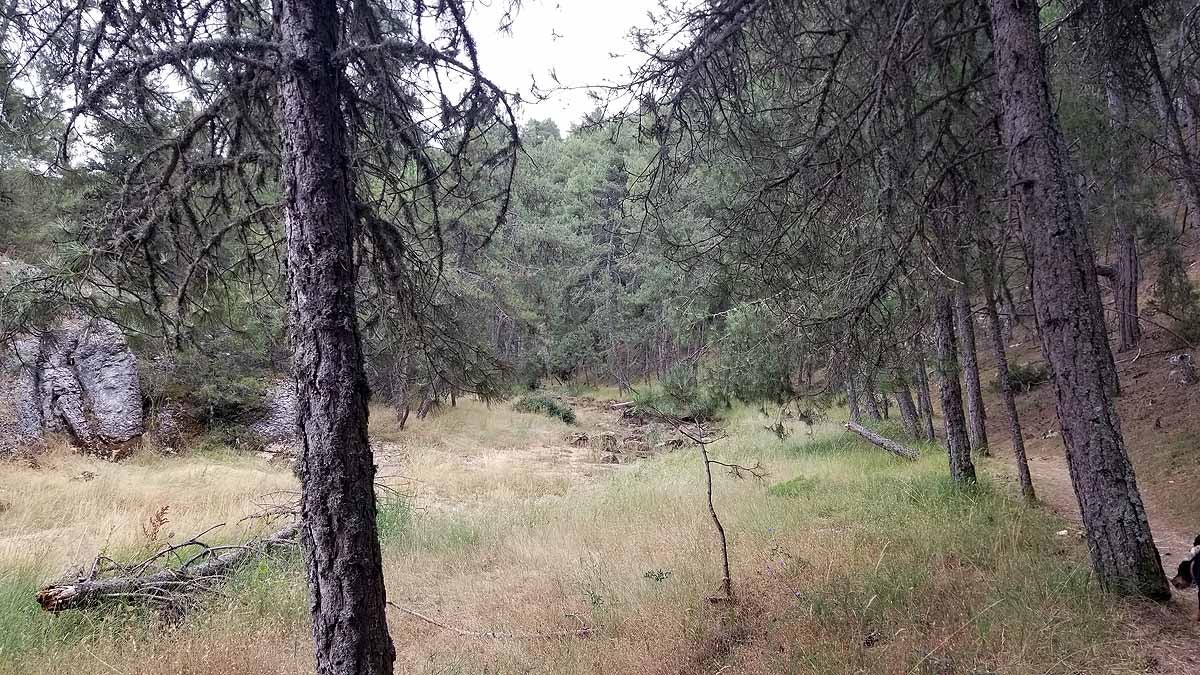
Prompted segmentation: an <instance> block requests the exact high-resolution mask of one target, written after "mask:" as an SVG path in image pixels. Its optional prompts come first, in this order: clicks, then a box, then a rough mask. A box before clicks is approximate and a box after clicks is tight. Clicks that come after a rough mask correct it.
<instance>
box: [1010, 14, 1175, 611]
mask: <svg viewBox="0 0 1200 675" xmlns="http://www.w3.org/2000/svg"><path fill="white" fill-rule="evenodd" d="M989 6H990V8H991V20H992V33H993V36H994V40H995V59H996V68H997V76H998V77H997V79H998V86H999V90H1000V93H1001V107H1000V120H1001V124H1000V127H1001V134H1002V136H1003V139H1004V144H1005V146H1006V148H1007V153H1006V157H1007V162H1008V169H1009V174H1010V175H1009V180H1008V184H1009V186H1010V193H1011V195H1012V197H1013V198H1014V199H1015V201H1016V206H1017V213H1018V215H1019V218H1020V225H1021V233H1022V237H1023V239H1024V243H1025V250H1026V255H1027V257H1028V261H1029V267H1030V270H1031V273H1032V286H1033V299H1034V309H1035V312H1036V315H1037V323H1038V328H1039V332H1040V337H1041V343H1042V352H1043V354H1045V356H1046V359H1047V360H1048V361H1049V363H1050V366H1051V368H1052V369H1053V371H1054V387H1055V394H1056V396H1057V408H1058V418H1059V422H1060V424H1061V426H1062V437H1063V442H1064V443H1065V445H1066V450H1067V464H1068V466H1069V468H1070V472H1071V480H1072V482H1073V483H1074V486H1075V494H1076V496H1077V497H1078V499H1079V506H1080V513H1081V515H1082V517H1083V524H1084V529H1085V531H1086V534H1087V541H1088V549H1089V551H1090V554H1091V559H1092V567H1093V569H1094V570H1095V573H1096V576H1097V578H1098V579H1099V581H1100V583H1101V584H1102V585H1103V586H1104V587H1105V588H1108V589H1110V590H1113V591H1120V592H1127V593H1139V594H1142V595H1146V596H1149V597H1153V598H1156V599H1166V598H1169V597H1170V591H1169V589H1168V587H1167V584H1166V578H1165V576H1164V574H1163V568H1162V563H1161V561H1160V559H1159V556H1158V549H1157V548H1156V547H1155V545H1154V538H1153V537H1152V536H1151V534H1150V527H1149V524H1148V523H1147V521H1146V512H1145V508H1144V506H1143V504H1142V498H1141V494H1140V493H1139V492H1138V488H1137V481H1136V480H1135V478H1134V474H1133V467H1132V466H1131V465H1130V463H1129V456H1128V453H1127V452H1126V449H1125V442H1124V439H1123V438H1122V436H1121V424H1120V421H1119V419H1118V418H1117V413H1116V409H1115V406H1114V402H1113V396H1114V390H1113V388H1112V387H1111V386H1110V383H1109V382H1108V381H1107V377H1108V376H1109V375H1110V374H1109V373H1107V372H1106V368H1107V365H1106V361H1107V363H1111V362H1112V354H1111V351H1109V349H1108V345H1107V342H1106V341H1105V342H1103V343H1101V342H1100V341H1099V340H1097V339H1096V338H1097V335H1098V334H1102V333H1103V332H1104V331H1103V326H1097V325H1096V322H1097V321H1101V322H1102V321H1103V316H1102V315H1100V316H1098V315H1097V312H1096V311H1095V307H1096V306H1098V305H1099V295H1100V292H1099V286H1098V284H1097V282H1096V269H1095V262H1094V260H1093V257H1092V250H1091V247H1090V244H1089V243H1088V239H1087V230H1086V223H1084V222H1081V221H1078V220H1077V210H1076V205H1075V204H1073V203H1072V200H1073V194H1072V193H1073V189H1074V187H1073V186H1072V185H1070V184H1069V182H1068V181H1069V171H1068V165H1067V161H1068V160H1067V158H1066V157H1065V156H1064V154H1063V149H1064V145H1065V144H1064V143H1062V140H1061V137H1060V133H1059V129H1058V123H1057V120H1055V118H1054V113H1053V111H1052V108H1051V99H1050V90H1049V83H1048V82H1047V80H1046V69H1045V64H1044V62H1043V55H1042V44H1041V38H1040V36H1039V23H1038V4H1037V2H1036V1H1035V0H989ZM1102 350H1103V351H1102Z"/></svg>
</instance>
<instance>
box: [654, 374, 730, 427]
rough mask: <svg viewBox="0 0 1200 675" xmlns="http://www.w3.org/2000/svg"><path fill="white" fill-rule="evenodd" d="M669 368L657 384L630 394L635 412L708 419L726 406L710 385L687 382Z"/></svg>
mask: <svg viewBox="0 0 1200 675" xmlns="http://www.w3.org/2000/svg"><path fill="white" fill-rule="evenodd" d="M680 369H681V367H678V366H677V367H676V368H674V369H672V371H671V372H669V373H667V376H666V377H665V378H663V381H662V384H661V385H659V386H658V387H654V386H649V387H643V388H641V389H638V390H636V391H635V392H634V393H633V405H634V409H635V411H636V412H639V413H641V414H643V415H645V416H647V417H654V416H656V415H669V416H672V417H678V418H681V419H685V420H691V421H696V422H708V421H711V420H714V419H716V418H717V417H718V415H719V413H720V411H721V410H722V409H724V408H728V407H729V399H728V398H727V397H725V396H724V395H722V394H721V393H720V392H718V391H717V390H715V389H713V388H711V387H705V386H702V385H699V384H697V383H696V381H695V380H694V379H692V380H690V381H688V380H686V379H685V378H684V377H683V376H681V375H679V374H678V373H677V372H676V371H679V370H680Z"/></svg>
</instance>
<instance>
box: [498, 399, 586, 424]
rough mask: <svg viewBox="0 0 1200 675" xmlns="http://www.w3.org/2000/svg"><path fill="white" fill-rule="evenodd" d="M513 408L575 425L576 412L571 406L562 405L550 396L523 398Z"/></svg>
mask: <svg viewBox="0 0 1200 675" xmlns="http://www.w3.org/2000/svg"><path fill="white" fill-rule="evenodd" d="M513 408H516V409H517V410H519V411H521V412H527V413H537V414H539V415H548V416H550V417H554V418H557V419H560V420H562V421H563V422H566V423H567V424H575V411H574V410H572V409H571V407H570V406H568V405H565V404H563V403H560V402H558V401H556V400H554V399H552V398H550V397H549V396H543V395H541V394H529V395H528V396H522V397H521V398H519V399H517V402H516V403H514V404H513Z"/></svg>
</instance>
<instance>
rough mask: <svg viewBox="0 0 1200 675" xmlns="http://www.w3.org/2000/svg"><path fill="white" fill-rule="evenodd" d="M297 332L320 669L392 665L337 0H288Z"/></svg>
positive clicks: (343, 671) (355, 671) (292, 295)
mask: <svg viewBox="0 0 1200 675" xmlns="http://www.w3.org/2000/svg"><path fill="white" fill-rule="evenodd" d="M276 22H277V25H278V31H279V36H280V40H281V42H282V44H283V48H282V51H283V59H284V63H285V64H287V67H286V70H285V71H284V73H283V74H282V80H281V82H280V85H279V102H278V113H277V114H278V117H279V125H280V129H281V133H282V135H283V143H284V159H283V167H282V170H283V182H284V193H285V200H284V216H285V218H284V220H285V231H286V237H287V272H288V310H289V311H288V315H289V323H290V325H289V334H290V338H291V344H292V352H293V368H294V371H295V378H296V400H297V426H298V435H299V440H300V445H301V449H300V458H299V463H298V468H297V473H298V475H299V477H300V483H301V500H300V513H301V528H300V540H301V545H302V546H303V549H304V558H305V567H306V569H307V576H308V585H309V593H310V600H311V604H310V608H311V611H312V621H313V627H312V630H313V638H314V641H315V644H316V671H317V672H318V673H321V674H322V675H335V674H336V675H381V674H387V673H391V672H392V663H393V661H394V660H395V655H396V652H395V648H394V647H393V645H392V640H391V638H390V636H389V635H388V627H387V616H386V599H385V595H384V583H383V565H382V556H381V554H380V548H379V534H378V530H377V526H376V505H375V491H374V478H375V466H374V462H373V457H372V454H371V446H370V444H369V443H368V441H367V399H368V389H367V378H366V373H365V372H364V369H363V354H362V345H361V342H360V338H359V332H358V322H357V315H356V308H355V282H356V279H355V261H354V229H355V226H354V217H353V213H352V210H351V205H350V191H351V181H350V178H349V173H348V164H347V159H346V155H345V125H344V122H343V119H342V110H341V108H340V105H339V102H340V101H341V100H342V92H341V91H340V89H341V74H340V73H339V69H338V66H337V64H336V63H335V60H334V59H335V57H334V55H335V53H336V52H337V49H338V35H337V27H338V9H337V3H336V2H335V0H281V2H280V3H279V4H278V5H277V16H276Z"/></svg>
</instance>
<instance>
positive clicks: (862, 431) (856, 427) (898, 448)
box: [846, 422, 921, 460]
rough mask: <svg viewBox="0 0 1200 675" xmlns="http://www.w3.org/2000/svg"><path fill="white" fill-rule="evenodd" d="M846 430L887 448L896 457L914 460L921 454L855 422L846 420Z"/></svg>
mask: <svg viewBox="0 0 1200 675" xmlns="http://www.w3.org/2000/svg"><path fill="white" fill-rule="evenodd" d="M846 431H853V432H854V433H856V434H858V435H859V436H862V437H863V438H865V439H867V440H868V441H870V442H871V443H873V444H875V445H877V446H879V447H881V448H883V449H884V450H887V451H888V452H890V453H892V454H893V455H896V456H897V457H902V458H904V459H907V460H916V459H917V458H919V457H920V456H921V455H920V453H918V452H917V451H916V450H913V449H912V448H910V447H907V446H904V445H900V444H899V443H897V442H896V441H893V440H891V439H889V438H884V437H883V436H880V435H879V434H877V433H875V432H874V431H871V430H870V429H868V428H866V427H864V426H863V425H861V424H858V423H856V422H847V423H846Z"/></svg>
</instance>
